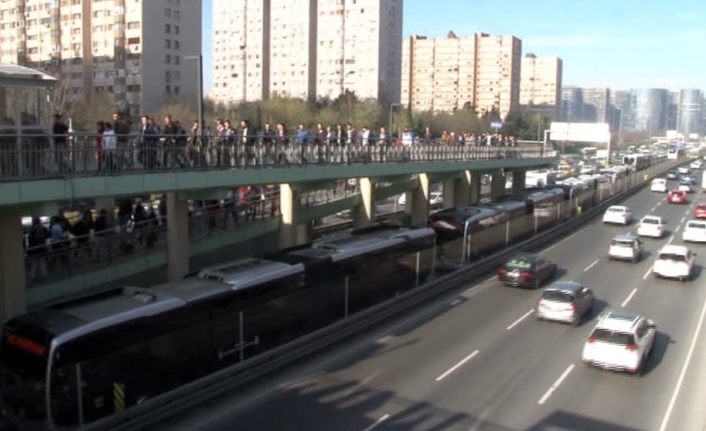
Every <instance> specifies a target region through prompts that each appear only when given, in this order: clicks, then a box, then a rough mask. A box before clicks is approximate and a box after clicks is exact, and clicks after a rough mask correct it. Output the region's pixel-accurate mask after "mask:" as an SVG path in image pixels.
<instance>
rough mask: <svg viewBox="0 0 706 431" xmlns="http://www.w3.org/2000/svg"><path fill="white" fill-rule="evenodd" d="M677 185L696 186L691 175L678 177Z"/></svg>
mask: <svg viewBox="0 0 706 431" xmlns="http://www.w3.org/2000/svg"><path fill="white" fill-rule="evenodd" d="M679 184H691V185H692V186H693V185H696V180H695V179H694V177H692V176H691V175H682V176H681V177H679Z"/></svg>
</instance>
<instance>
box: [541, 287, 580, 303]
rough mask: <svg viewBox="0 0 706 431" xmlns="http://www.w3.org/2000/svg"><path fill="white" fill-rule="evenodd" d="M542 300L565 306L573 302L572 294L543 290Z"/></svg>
mask: <svg viewBox="0 0 706 431" xmlns="http://www.w3.org/2000/svg"><path fill="white" fill-rule="evenodd" d="M542 299H544V300H546V301H551V302H561V303H565V304H568V303H571V302H574V296H573V295H572V294H570V293H567V292H560V291H558V290H545V291H544V293H542Z"/></svg>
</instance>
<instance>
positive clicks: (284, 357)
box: [81, 161, 683, 431]
mask: <svg viewBox="0 0 706 431" xmlns="http://www.w3.org/2000/svg"><path fill="white" fill-rule="evenodd" d="M681 163H683V161H681V162H676V163H670V162H669V161H667V162H663V163H659V164H658V165H657V166H654V167H652V168H650V173H649V174H648V175H649V176H648V178H647V179H648V181H649V180H650V179H652V178H654V177H655V176H656V175H660V174H661V173H663V172H666V171H667V170H669V169H671V168H672V167H674V166H677V165H679V164H681ZM638 175H640V174H639V173H637V174H632V175H630V176H629V177H627V178H625V179H624V182H623V184H624V187H623V188H622V190H621V191H617V190H616V192H615V193H614V194H612V195H610V196H609V197H606V199H604V200H603V201H602V202H600V203H597V204H596V205H594V206H593V207H592V208H591V209H589V210H587V211H582V212H581V214H580V215H577V216H574V217H571V218H569V219H568V220H566V221H564V222H562V223H558V224H555V225H554V226H552V227H550V228H549V229H547V230H545V231H544V232H542V233H539V234H538V235H535V236H532V237H531V238H530V239H528V240H525V241H522V242H519V243H515V244H510V243H506V244H505V248H504V249H503V250H502V251H500V252H498V253H496V254H494V255H492V256H490V257H488V258H486V259H483V260H481V261H479V262H476V263H474V264H472V265H468V266H466V267H464V268H462V269H460V270H458V271H455V272H453V273H451V274H449V275H446V276H443V277H441V278H439V279H437V280H435V281H433V282H430V283H427V284H426V285H423V286H421V287H419V288H416V289H412V290H410V291H407V292H406V293H404V294H401V295H399V296H397V297H395V298H393V299H390V300H387V301H385V302H383V303H379V304H377V305H374V306H372V307H370V308H368V309H366V310H364V311H361V312H359V313H358V314H355V315H353V316H351V317H349V318H347V319H345V320H342V321H339V322H338V323H335V324H333V325H330V326H328V327H325V328H323V329H321V330H318V331H316V332H313V333H310V334H307V335H304V336H302V337H300V338H298V339H296V340H294V341H291V342H289V343H288V344H285V345H282V346H279V347H276V348H273V349H271V350H269V351H266V352H263V353H262V354H260V355H258V356H255V357H253V358H252V359H249V360H247V361H245V362H243V363H241V364H238V365H235V366H233V367H231V368H229V369H225V370H221V371H218V372H216V373H214V374H211V375H209V376H207V377H204V378H202V379H200V380H198V381H195V382H192V383H189V384H186V385H184V386H181V387H179V388H177V389H174V390H172V391H170V392H168V393H165V394H163V395H160V396H157V397H155V398H153V399H150V400H147V401H145V402H144V403H142V404H138V405H136V406H134V407H131V408H129V409H128V410H126V411H125V412H123V413H120V414H116V415H113V416H110V417H107V418H104V419H101V420H99V421H96V422H94V423H92V424H89V425H87V426H84V427H83V428H81V429H82V430H85V431H106V430H111V431H128V430H129V431H137V430H142V429H146V428H153V427H154V426H156V425H158V424H159V423H163V421H165V420H166V419H168V418H170V417H173V416H174V415H176V414H178V413H182V412H184V411H185V410H186V409H188V408H191V407H194V406H196V405H198V404H200V403H203V402H206V401H208V400H210V399H212V398H214V397H216V396H218V395H221V394H223V393H224V392H227V391H230V390H233V389H234V388H236V387H238V386H241V385H243V384H246V383H248V382H251V381H253V380H256V379H258V378H260V377H263V376H265V375H267V374H269V373H272V372H273V371H276V370H278V369H280V368H282V367H284V366H286V365H288V364H291V363H292V362H294V361H296V360H299V359H302V358H304V357H307V356H309V355H311V354H313V353H315V352H317V351H320V350H321V349H322V348H324V347H327V346H330V345H332V344H334V343H336V342H339V341H341V340H343V339H346V338H348V337H350V336H352V335H354V334H356V333H359V332H360V331H362V330H364V329H367V328H369V327H371V326H373V325H375V324H378V323H380V322H382V321H384V320H386V319H389V318H390V317H392V316H394V315H396V314H399V313H401V312H403V311H407V310H409V309H410V308H412V307H415V306H418V305H420V304H424V303H426V302H427V301H428V300H429V299H430V298H432V297H434V296H437V295H439V294H441V293H443V292H445V291H447V290H450V289H452V288H454V287H457V286H458V284H459V283H461V282H468V281H469V280H470V279H474V278H477V277H479V276H482V275H483V274H486V273H487V272H488V271H491V270H494V269H495V268H496V267H497V265H498V264H500V263H502V262H503V261H505V260H506V259H507V258H508V257H510V256H511V255H512V254H514V253H516V252H518V251H521V250H522V251H525V250H532V249H537V248H539V247H542V246H544V245H546V244H548V243H550V242H552V241H556V240H557V239H558V238H560V237H561V236H563V235H566V234H568V233H570V232H573V231H575V230H576V229H577V228H578V227H579V226H581V225H583V224H585V223H586V222H588V221H589V220H592V219H593V218H594V217H596V216H598V215H600V214H601V213H602V212H603V211H604V210H605V209H606V208H607V207H608V206H610V205H613V204H616V203H618V202H620V201H622V200H624V199H625V198H627V197H629V196H632V195H633V194H635V193H636V192H638V191H640V190H641V189H642V188H644V187H645V186H646V185H647V184H648V182H647V181H643V180H641V179H640V178H639V176H638Z"/></svg>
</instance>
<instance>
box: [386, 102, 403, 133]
mask: <svg viewBox="0 0 706 431" xmlns="http://www.w3.org/2000/svg"><path fill="white" fill-rule="evenodd" d="M401 106H402V105H400V104H399V103H390V118H389V120H390V128H389V129H388V130H387V133H388V135H390V136H392V110H393V109H394V108H395V107H401Z"/></svg>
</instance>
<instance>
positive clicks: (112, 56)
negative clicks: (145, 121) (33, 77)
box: [0, 0, 201, 115]
mask: <svg viewBox="0 0 706 431" xmlns="http://www.w3.org/2000/svg"><path fill="white" fill-rule="evenodd" d="M200 52H201V2H199V1H188V0H168V1H166V2H156V1H153V2H150V1H142V2H134V1H129V0H105V1H80V0H60V1H59V0H55V1H52V2H47V1H43V0H15V1H13V2H12V4H10V2H0V62H3V63H11V64H19V65H22V66H27V67H31V68H34V69H38V70H40V71H42V72H45V73H48V74H50V75H52V76H55V77H57V78H58V79H59V80H60V85H62V86H64V87H65V88H66V93H67V94H68V95H69V97H74V98H86V97H89V96H90V95H91V94H94V93H105V94H107V95H108V96H109V98H110V99H111V100H112V101H113V102H114V103H115V106H116V108H118V109H121V110H124V111H129V113H130V115H139V114H142V113H150V112H153V111H154V110H156V109H158V108H159V107H160V106H161V105H162V104H163V103H164V102H165V101H167V100H169V99H170V98H172V97H175V96H177V97H178V96H189V95H195V94H197V91H198V89H197V67H196V63H195V62H194V63H193V64H189V62H185V61H183V58H184V57H185V56H189V55H197V54H199V53H200ZM144 53H148V54H149V55H144Z"/></svg>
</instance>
